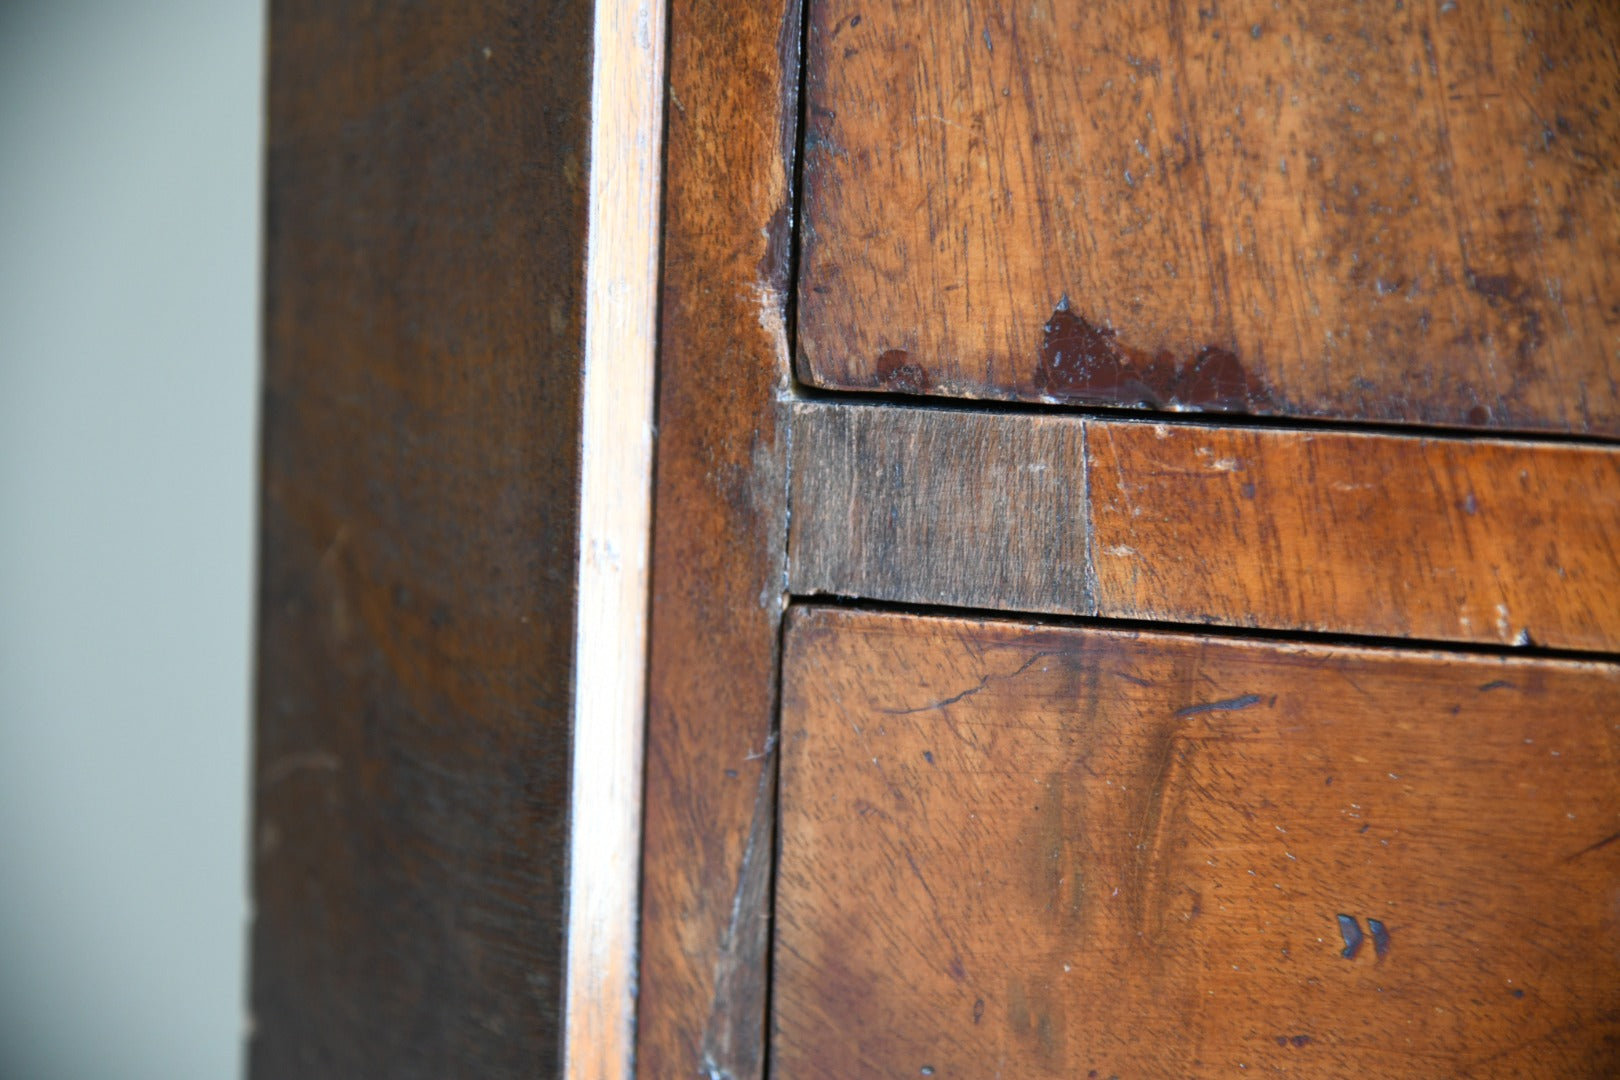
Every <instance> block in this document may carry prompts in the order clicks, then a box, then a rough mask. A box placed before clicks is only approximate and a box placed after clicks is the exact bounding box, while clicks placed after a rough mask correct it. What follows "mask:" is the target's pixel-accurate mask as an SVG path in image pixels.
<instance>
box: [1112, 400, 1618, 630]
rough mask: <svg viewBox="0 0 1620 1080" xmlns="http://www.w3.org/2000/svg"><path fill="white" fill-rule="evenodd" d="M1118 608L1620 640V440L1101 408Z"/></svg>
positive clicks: (1309, 624) (1200, 617) (1261, 622)
mask: <svg viewBox="0 0 1620 1080" xmlns="http://www.w3.org/2000/svg"><path fill="white" fill-rule="evenodd" d="M1086 447H1087V451H1088V455H1089V457H1088V474H1089V477H1090V483H1089V489H1090V492H1091V525H1090V528H1091V533H1092V536H1093V545H1094V546H1093V549H1092V555H1093V569H1092V577H1093V580H1094V581H1095V582H1096V596H1097V610H1098V611H1099V612H1100V613H1103V614H1110V615H1128V616H1130V617H1132V618H1140V619H1154V620H1160V619H1168V620H1172V621H1176V622H1217V623H1224V624H1227V625H1233V626H1254V627H1262V626H1264V627H1276V628H1281V629H1299V630H1324V631H1333V632H1351V633H1358V634H1376V635H1380V636H1386V635H1387V636H1391V637H1414V638H1427V639H1432V640H1436V641H1473V642H1482V643H1494V644H1500V645H1530V644H1536V645H1550V646H1556V647H1560V648H1569V649H1589V650H1596V651H1602V652H1616V651H1620V448H1598V447H1583V446H1571V445H1559V444H1547V443H1532V442H1507V441H1486V440H1477V441H1475V440H1469V441H1465V440H1454V439H1418V438H1399V437H1391V436H1385V435H1357V434H1342V433H1337V432H1331V433H1330V432H1309V431H1276V430H1256V429H1253V428H1227V427H1222V428H1207V427H1195V426H1189V425H1176V424H1140V423H1110V422H1088V423H1087V425H1086Z"/></svg>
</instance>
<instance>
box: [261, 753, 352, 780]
mask: <svg viewBox="0 0 1620 1080" xmlns="http://www.w3.org/2000/svg"><path fill="white" fill-rule="evenodd" d="M342 768H343V762H342V760H341V759H339V757H338V756H337V755H336V754H333V753H329V752H328V751H325V750H306V751H304V752H303V753H299V754H286V755H283V756H282V757H279V758H277V759H276V760H274V761H272V762H271V763H270V764H269V765H266V766H265V768H264V771H263V772H262V773H260V774H259V786H260V787H274V786H275V785H276V784H279V783H281V781H283V780H285V779H287V777H289V776H292V775H294V774H295V773H301V772H311V771H313V772H330V773H335V772H339V771H340V770H342Z"/></svg>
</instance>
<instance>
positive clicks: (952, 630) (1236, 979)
mask: <svg viewBox="0 0 1620 1080" xmlns="http://www.w3.org/2000/svg"><path fill="white" fill-rule="evenodd" d="M783 679H784V704H783V722H782V723H783V726H782V739H783V743H782V777H781V785H782V793H781V800H782V823H781V829H782V841H781V863H780V878H779V883H778V887H777V903H778V907H777V924H776V927H777V928H776V938H775V941H776V946H775V966H774V993H773V1018H774V1036H773V1059H772V1060H773V1073H774V1074H775V1075H777V1076H781V1077H784V1078H785V1080H795V1078H799V1077H811V1076H818V1077H819V1076H827V1077H848V1076H918V1075H921V1076H935V1077H953V1076H956V1077H988V1076H1020V1077H1048V1076H1050V1077H1071V1076H1090V1077H1105V1076H1213V1075H1240V1074H1241V1073H1243V1072H1252V1073H1262V1072H1264V1073H1272V1072H1286V1073H1290V1074H1293V1075H1304V1076H1390V1077H1393V1076H1414V1077H1416V1076H1439V1075H1452V1076H1475V1077H1496V1076H1501V1077H1510V1076H1511V1077H1519V1076H1526V1075H1535V1076H1571V1077H1574V1076H1579V1077H1588V1076H1609V1075H1614V1074H1615V1073H1616V1071H1617V1070H1620V980H1617V979H1616V978H1615V970H1616V968H1615V964H1616V956H1617V955H1620V864H1617V862H1616V860H1617V859H1620V845H1617V844H1615V843H1613V841H1614V840H1615V839H1616V837H1617V836H1620V831H1617V830H1620V669H1617V668H1616V667H1614V666H1612V665H1607V664H1594V663H1576V662H1568V661H1555V660H1546V659H1522V658H1511V657H1503V656H1478V655H1476V656H1455V655H1445V654H1442V653H1433V652H1417V651H1395V650H1390V651H1380V650H1370V649H1362V648H1349V647H1330V646H1317V645H1292V644H1281V643H1276V642H1267V643H1257V642H1243V641H1236V640H1214V639H1205V638H1198V637H1193V636H1187V635H1179V634H1147V633H1141V634H1136V633H1125V632H1117V631H1108V630H1100V629H1081V628H1053V627H1042V626H1036V625H1027V624H1014V623H998V622H975V621H969V620H965V619H956V618H933V617H920V616H905V615H896V614H878V613H862V612H853V611H846V610H839V609H827V608H808V609H795V610H794V611H793V612H792V613H791V614H790V616H789V626H788V632H787V637H786V651H785V661H784V675H783Z"/></svg>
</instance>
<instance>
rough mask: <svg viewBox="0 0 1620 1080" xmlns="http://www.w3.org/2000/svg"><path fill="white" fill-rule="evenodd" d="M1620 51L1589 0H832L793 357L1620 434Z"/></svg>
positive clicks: (1048, 386) (1149, 399)
mask: <svg viewBox="0 0 1620 1080" xmlns="http://www.w3.org/2000/svg"><path fill="white" fill-rule="evenodd" d="M1617 42H1620V8H1617V7H1616V6H1615V5H1613V4H1608V3H1600V2H1596V0H1586V2H1579V3H1572V4H1540V3H1533V2H1530V0H1509V2H1505V3H1499V4H1440V5H1436V4H1431V3H1409V4H1399V5H1393V6H1389V5H1383V6H1378V5H1366V4H1354V5H1350V4H1321V3H1311V2H1308V0H1287V2H1284V3H1281V4H1277V3H1274V2H1273V0H1240V2H1235V3H1223V4H1219V5H1213V4H1179V3H1168V2H1163V0H1160V2H1154V3H1150V4H1141V3H1136V2H1134V0H1109V2H1103V3H1091V4H1085V5H1081V6H1079V7H1074V6H1072V5H1071V6H1065V5H1061V4H1058V5H1054V4H1044V3H1038V4H1034V5H1028V4H1018V3H1012V2H1000V0H996V2H991V3H987V4H978V5H971V6H968V5H961V6H950V5H938V4H925V3H917V2H915V0H881V2H879V3H867V2H860V3H857V2H855V0H811V19H810V30H809V41H808V57H809V65H808V89H807V93H808V99H809V100H808V111H807V117H808V124H809V128H808V131H807V133H806V139H805V162H804V177H805V192H804V200H805V201H804V205H805V216H806V225H805V248H804V261H803V266H804V270H803V274H802V275H801V278H800V281H799V298H800V311H801V313H802V324H801V325H802V334H801V339H800V356H801V361H802V368H801V375H802V377H803V378H805V379H807V380H808V381H810V382H813V383H815V384H816V385H819V386H826V387H838V388H849V389H855V388H859V389H871V388H889V389H895V390H904V391H906V392H909V393H933V394H949V395H966V396H971V397H989V398H1018V399H1025V400H1056V401H1064V402H1083V403H1103V404H1110V405H1127V406H1130V405H1149V406H1153V407H1157V408H1170V409H1193V410H1216V411H1236V412H1245V411H1247V412H1255V413H1264V414H1276V415H1288V416H1324V417H1339V418H1346V419H1356V420H1376V421H1398V422H1401V421H1404V422H1425V423H1431V424H1448V425H1467V426H1471V427H1491V428H1521V429H1545V430H1556V431H1568V432H1585V433H1592V434H1601V435H1607V436H1614V435H1620V353H1617V346H1620V337H1617V334H1620V284H1617V281H1616V277H1615V273H1616V272H1615V270H1614V267H1615V266H1617V265H1620V190H1617V188H1616V185H1615V183H1614V182H1613V178H1612V171H1613V167H1614V165H1613V163H1614V161H1615V159H1616V155H1617V153H1620V111H1617V108H1616V106H1617V105H1620V51H1617V48H1616V45H1617ZM1414 358H1420V362H1414Z"/></svg>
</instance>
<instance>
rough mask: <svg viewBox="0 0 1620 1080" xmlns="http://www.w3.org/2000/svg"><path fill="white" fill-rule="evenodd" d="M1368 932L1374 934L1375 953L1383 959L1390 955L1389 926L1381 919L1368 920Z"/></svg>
mask: <svg viewBox="0 0 1620 1080" xmlns="http://www.w3.org/2000/svg"><path fill="white" fill-rule="evenodd" d="M1367 932H1368V933H1369V934H1371V935H1372V940H1373V954H1374V955H1376V956H1377V957H1378V959H1380V960H1382V959H1383V958H1384V957H1386V956H1388V955H1389V928H1388V927H1386V926H1385V925H1384V923H1383V921H1382V920H1380V919H1368V920H1367Z"/></svg>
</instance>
